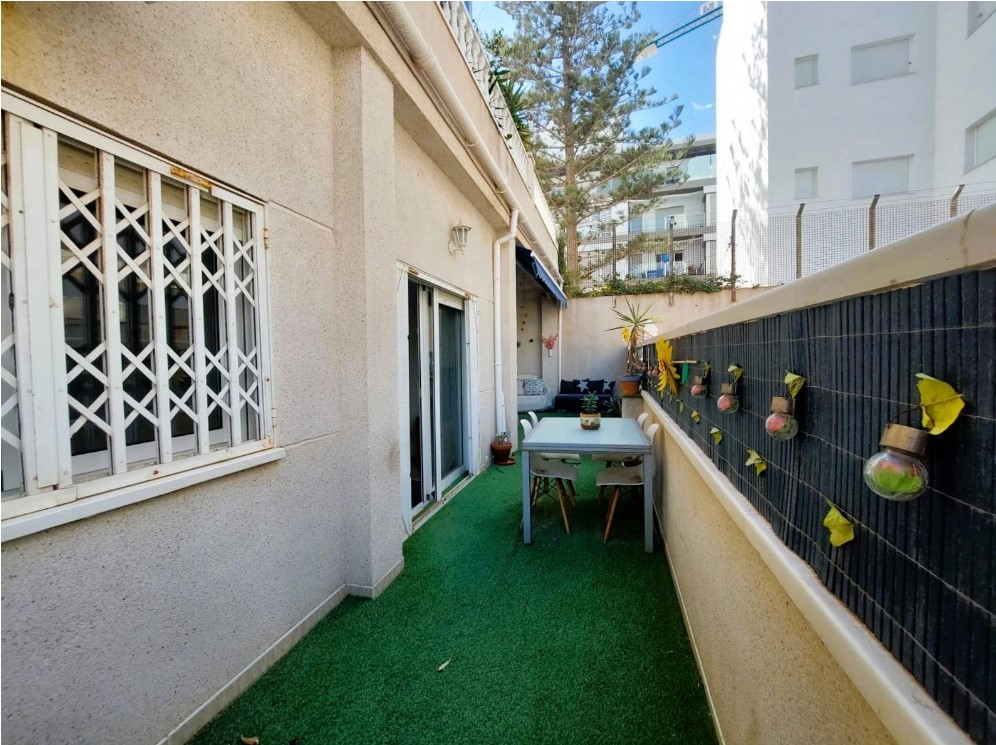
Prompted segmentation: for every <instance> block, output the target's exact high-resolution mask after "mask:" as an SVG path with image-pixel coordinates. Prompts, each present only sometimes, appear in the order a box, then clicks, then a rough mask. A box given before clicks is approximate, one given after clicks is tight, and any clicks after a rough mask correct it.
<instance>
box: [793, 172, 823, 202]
mask: <svg viewBox="0 0 996 745" xmlns="http://www.w3.org/2000/svg"><path fill="white" fill-rule="evenodd" d="M802 174H811V176H812V178H811V183H812V186H813V188H812V191H811V192H810V193H809V194H800V193H799V176H801V175H802ZM793 176H794V178H793V182H792V192H793V194H794V197H793V198H794V199H796V200H798V201H801V200H803V199H816V198H817V197H818V196H819V194H820V180H819V179H820V169H819V168H818V167H816V166H809V167H807V168H796V169H795V173H794V174H793Z"/></svg>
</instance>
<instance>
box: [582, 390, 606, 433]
mask: <svg viewBox="0 0 996 745" xmlns="http://www.w3.org/2000/svg"><path fill="white" fill-rule="evenodd" d="M601 426H602V414H601V412H599V410H598V395H597V394H595V393H586V394H585V395H584V396H582V397H581V429H598V428H599V427H601Z"/></svg>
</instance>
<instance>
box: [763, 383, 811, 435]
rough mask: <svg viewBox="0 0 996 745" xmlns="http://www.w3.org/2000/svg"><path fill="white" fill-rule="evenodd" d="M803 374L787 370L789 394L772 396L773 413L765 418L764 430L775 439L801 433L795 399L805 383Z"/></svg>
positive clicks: (786, 384)
mask: <svg viewBox="0 0 996 745" xmlns="http://www.w3.org/2000/svg"><path fill="white" fill-rule="evenodd" d="M805 383H806V379H805V378H804V377H802V376H801V375H796V374H795V373H793V372H788V371H787V370H786V371H785V387H786V388H787V389H788V395H787V396H772V398H771V414H770V415H769V416H768V418H767V419H765V420H764V431H765V433H766V434H767V435H768V437H771V438H772V439H775V440H782V441H784V440H791V439H792V438H793V437H795V436H796V435H797V434H798V433H799V420H798V419H796V418H795V399H796V396H798V395H799V392H800V391H801V390H802V386H803V385H805Z"/></svg>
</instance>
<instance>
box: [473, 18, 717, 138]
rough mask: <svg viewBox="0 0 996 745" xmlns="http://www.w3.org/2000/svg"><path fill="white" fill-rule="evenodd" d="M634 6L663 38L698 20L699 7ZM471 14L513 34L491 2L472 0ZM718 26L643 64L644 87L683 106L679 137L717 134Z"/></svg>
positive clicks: (487, 26)
mask: <svg viewBox="0 0 996 745" xmlns="http://www.w3.org/2000/svg"><path fill="white" fill-rule="evenodd" d="M636 5H637V8H638V10H639V11H640V20H639V22H638V26H639V28H641V29H647V30H652V31H656V32H657V33H658V34H662V33H666V32H668V31H672V30H674V29H676V28H678V27H679V26H681V25H683V24H685V23H687V22H689V21H691V20H694V19H695V18H697V17H698V15H699V8H700V7H701V5H702V3H701V2H638V3H637V4H636ZM471 13H472V15H473V17H474V20H475V21H476V22H477V24H478V26H479V27H480V28H481V30H482V31H494V30H495V29H498V28H502V29H504V30H505V31H506V33H511V32H513V31H514V30H515V29H514V25H513V23H512V20H511V19H510V18H509V17H508V16H507V15H506V14H505V13H503V12H502V11H500V10H499V9H498V8H497V7H495V3H494V2H478V0H474V2H472V3H471ZM721 23H722V19H720V20H718V21H713V22H712V23H708V24H706V25H705V26H702V27H701V28H698V29H696V30H695V31H692V32H691V33H689V34H686V35H685V36H683V37H681V38H680V39H678V40H677V41H673V42H671V43H670V44H668V45H667V46H665V47H664V48H663V49H660V50H658V52H657V55H656V56H655V57H651V58H650V59H649V60H647V61H646V62H644V63H643V64H644V65H646V66H647V67H649V68H650V74H649V75H647V77H645V78H644V79H643V84H644V85H645V86H649V87H653V88H655V89H656V90H657V92H658V93H659V94H667V95H670V94H672V93H677V94H678V99H677V101H675V103H680V104H683V105H684V107H685V108H684V111H683V112H682V114H681V122H682V125H681V127H680V128H679V129H678V130H677V132H676V134H677V135H680V136H682V137H684V136H686V135H690V134H691V135H707V134H714V133H715V131H716V44H717V38H718V36H719V28H720V24H721ZM672 106H673V104H672ZM670 111H671V106H668V107H664V108H661V109H657V110H653V111H645V112H642V113H640V114H637V115H636V116H634V117H633V125H634V126H636V127H646V126H651V125H656V124H660V122H661V121H662V120H663V119H664V117H665V115H666V114H667V113H669V112H670Z"/></svg>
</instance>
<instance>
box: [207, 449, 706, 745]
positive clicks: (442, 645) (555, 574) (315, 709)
mask: <svg viewBox="0 0 996 745" xmlns="http://www.w3.org/2000/svg"><path fill="white" fill-rule="evenodd" d="M594 474H595V466H593V465H592V464H591V463H590V462H588V461H586V462H585V463H584V465H583V466H582V469H581V479H580V481H579V484H578V494H579V501H578V506H577V509H576V510H575V512H574V514H573V517H572V521H571V528H572V535H569V536H568V535H566V534H565V533H564V529H563V525H562V523H561V520H560V513H559V508H558V507H557V505H556V503H555V502H554V501H553V500H552V499H550V498H545V499H541V501H540V504H539V505H537V509H536V511H535V512H534V515H533V544H532V545H530V546H525V545H523V543H522V534H521V532H520V531H519V521H520V518H521V504H522V502H521V498H520V470H519V467H518V466H512V467H506V468H501V467H498V466H492V467H491V468H490V469H489V470H487V471H486V472H484V473H483V474H481V475H480V476H479V477H477V478H476V479H474V481H473V482H471V483H470V484H469V485H468V486H467V487H466V488H464V489H463V490H462V491H461V492H460V493H459V494H457V495H456V496H455V497H453V499H452V500H451V501H450V503H449V504H448V505H446V506H445V507H443V508H442V509H441V510H440V511H439V513H438V514H437V515H435V516H433V517H432V518H431V519H430V520H429V521H428V522H427V523H426V524H425V525H424V526H423V527H421V528H420V529H419V530H418V531H417V532H416V533H415V534H414V535H413V536H412V537H411V538H410V539H409V540H408V541H407V542H406V543H405V545H404V554H405V570H404V572H403V573H402V574H401V576H399V577H398V578H397V579H396V580H395V581H394V582H393V583H392V584H391V585H390V587H388V589H387V590H386V591H385V592H384V593H383V594H382V595H381V596H380V597H379V598H378V599H377V600H372V601H371V600H359V599H355V598H349V599H347V600H346V601H344V602H343V603H342V604H341V605H340V606H339V607H338V608H337V609H335V610H334V611H332V612H331V613H330V614H329V615H328V616H327V617H326V618H325V619H323V620H322V621H321V623H319V624H318V626H316V628H315V629H314V630H313V631H312V632H311V633H310V634H308V636H307V637H305V638H304V639H303V640H302V641H301V642H300V643H299V644H298V645H297V646H296V647H295V648H294V649H293V650H292V651H291V652H290V653H289V654H287V655H286V656H285V657H284V658H283V659H282V660H280V661H279V662H278V663H277V664H276V665H275V666H274V667H273V668H272V669H271V670H270V671H269V672H267V674H266V675H265V676H264V677H263V678H261V679H260V680H259V681H258V682H257V683H256V684H255V685H253V686H252V687H251V688H250V689H249V690H248V691H247V692H246V693H245V694H243V695H242V696H241V697H239V699H238V700H236V701H235V702H234V703H233V704H232V705H231V706H229V707H228V709H226V710H225V711H224V712H223V713H222V714H221V715H220V716H218V717H217V718H216V719H215V720H214V721H212V722H211V723H210V724H209V725H208V726H207V727H205V728H204V729H203V730H201V732H200V733H199V734H198V735H197V737H196V738H194V740H193V742H194V743H197V744H198V745H205V744H207V743H211V744H212V745H214V744H222V745H227V744H229V743H234V742H237V740H238V737H239V736H240V735H246V736H255V737H258V738H259V741H260V744H261V745H287V744H288V743H292V742H294V743H296V745H319V744H322V745H327V744H328V743H434V744H437V743H499V742H500V743H534V742H549V743H568V742H578V743H584V742H590V743H627V744H628V743H682V745H696V744H698V743H709V744H710V745H712V744H713V743H715V742H716V739H715V734H714V730H713V726H712V722H711V720H710V717H709V711H708V707H707V704H706V699H705V695H704V691H703V688H702V682H701V680H700V678H699V674H698V669H697V668H696V666H695V660H694V658H693V656H692V651H691V648H690V646H689V643H688V638H687V636H686V633H685V628H684V624H683V622H682V618H681V612H680V610H679V608H678V603H677V598H676V597H675V592H674V587H673V585H672V583H671V578H670V575H669V574H668V571H667V566H666V564H665V561H664V557H663V554H662V553H661V551H660V549H658V550H657V552H656V553H654V554H652V555H651V554H646V553H644V551H643V539H642V511H641V504H640V500H639V499H637V498H635V497H634V498H632V499H630V500H622V501H621V502H620V507H619V510H618V511H617V515H616V525H614V527H613V536H612V539H611V540H610V541H609V543H608V544H603V543H602V525H603V522H602V521H603V514H602V511H601V510H596V507H595V498H594V495H595V486H594ZM444 663H448V664H446V666H445V667H444V668H443V669H442V670H440V669H439V668H440V667H441V666H443V664H444Z"/></svg>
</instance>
